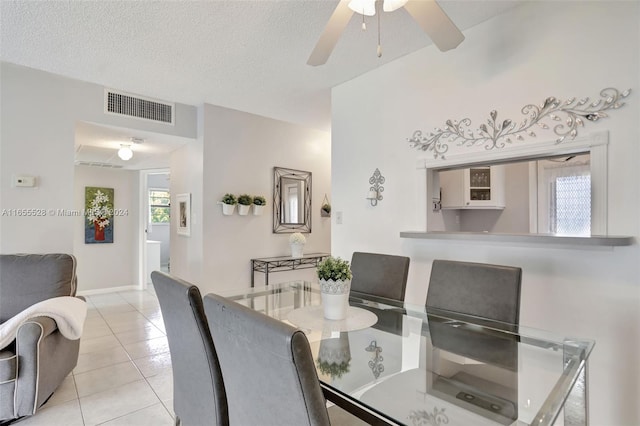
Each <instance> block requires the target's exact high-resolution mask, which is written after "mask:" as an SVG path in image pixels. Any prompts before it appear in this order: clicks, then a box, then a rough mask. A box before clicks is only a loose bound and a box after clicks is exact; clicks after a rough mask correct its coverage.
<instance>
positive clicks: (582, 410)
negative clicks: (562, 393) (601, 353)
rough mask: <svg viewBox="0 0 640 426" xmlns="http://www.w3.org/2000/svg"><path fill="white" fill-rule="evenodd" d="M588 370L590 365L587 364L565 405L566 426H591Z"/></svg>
mask: <svg viewBox="0 0 640 426" xmlns="http://www.w3.org/2000/svg"><path fill="white" fill-rule="evenodd" d="M588 368H589V363H588V362H585V364H584V367H583V368H582V371H581V372H580V373H579V375H578V380H576V384H575V385H574V386H573V389H571V392H570V393H569V396H568V397H567V402H566V403H565V405H564V424H565V426H574V425H575V426H578V425H581V426H588V425H589V404H588V401H589V400H588V396H589V394H588V386H587V384H588Z"/></svg>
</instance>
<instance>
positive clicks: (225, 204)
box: [220, 194, 238, 216]
mask: <svg viewBox="0 0 640 426" xmlns="http://www.w3.org/2000/svg"><path fill="white" fill-rule="evenodd" d="M220 204H222V214H223V215H225V216H230V215H232V214H233V212H234V211H235V209H236V204H238V199H237V198H236V196H235V195H233V194H224V197H222V200H221V201H220Z"/></svg>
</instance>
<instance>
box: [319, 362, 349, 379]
mask: <svg viewBox="0 0 640 426" xmlns="http://www.w3.org/2000/svg"><path fill="white" fill-rule="evenodd" d="M316 365H317V366H318V370H320V372H321V373H322V374H324V375H327V376H330V377H331V378H332V379H339V378H340V377H342V375H343V374H344V373H348V372H349V361H347V362H343V363H341V364H338V363H335V362H326V361H322V360H320V359H317V360H316Z"/></svg>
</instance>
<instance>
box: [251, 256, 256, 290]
mask: <svg viewBox="0 0 640 426" xmlns="http://www.w3.org/2000/svg"><path fill="white" fill-rule="evenodd" d="M255 277H256V264H255V262H254V261H253V260H252V261H251V287H252V288H253V286H254V281H255Z"/></svg>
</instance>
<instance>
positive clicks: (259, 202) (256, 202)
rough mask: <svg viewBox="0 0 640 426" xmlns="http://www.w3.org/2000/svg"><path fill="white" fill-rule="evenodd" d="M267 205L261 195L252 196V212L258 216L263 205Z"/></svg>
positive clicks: (262, 209) (262, 210)
mask: <svg viewBox="0 0 640 426" xmlns="http://www.w3.org/2000/svg"><path fill="white" fill-rule="evenodd" d="M266 205H267V200H266V198H264V197H263V196H262V195H256V196H255V197H253V214H254V215H255V216H260V215H262V213H263V212H264V206H266Z"/></svg>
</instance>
